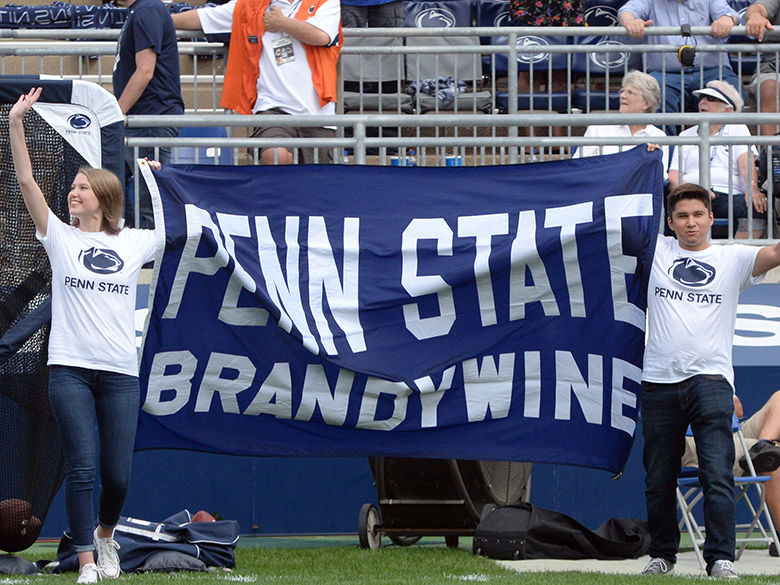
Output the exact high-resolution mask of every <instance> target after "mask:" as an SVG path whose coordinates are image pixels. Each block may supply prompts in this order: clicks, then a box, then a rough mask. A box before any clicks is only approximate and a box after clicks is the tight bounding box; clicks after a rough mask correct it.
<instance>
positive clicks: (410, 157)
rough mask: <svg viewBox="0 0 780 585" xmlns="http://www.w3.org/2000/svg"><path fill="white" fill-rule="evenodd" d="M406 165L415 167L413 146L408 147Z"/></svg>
mask: <svg viewBox="0 0 780 585" xmlns="http://www.w3.org/2000/svg"><path fill="white" fill-rule="evenodd" d="M406 166H407V167H416V166H417V156H415V152H414V149H413V148H410V149H409V151H408V152H407V155H406Z"/></svg>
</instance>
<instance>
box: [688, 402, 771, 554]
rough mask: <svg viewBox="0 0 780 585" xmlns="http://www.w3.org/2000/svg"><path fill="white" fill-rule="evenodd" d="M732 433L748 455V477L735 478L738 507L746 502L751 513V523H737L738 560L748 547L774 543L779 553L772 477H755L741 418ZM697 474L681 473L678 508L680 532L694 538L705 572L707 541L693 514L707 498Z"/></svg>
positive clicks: (737, 420)
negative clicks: (769, 500) (769, 501)
mask: <svg viewBox="0 0 780 585" xmlns="http://www.w3.org/2000/svg"><path fill="white" fill-rule="evenodd" d="M732 431H733V432H734V433H736V434H737V437H738V440H739V441H740V443H741V445H742V450H743V451H744V452H745V454H746V457H745V458H746V460H747V464H748V471H749V474H748V475H746V476H739V477H735V478H734V489H735V490H736V499H737V504H739V502H744V504H745V508H746V509H747V512H748V513H749V520H748V522H743V523H739V522H738V523H737V525H736V527H735V529H736V531H737V541H736V542H737V545H738V547H739V548H738V550H737V554H736V559H737V560H739V558H740V557H741V556H742V553H743V551H744V550H745V548H746V547H747V545H748V544H751V543H764V544H767V545H769V544H771V543H774V544H775V546H776V547H777V548H778V550H780V542H778V540H777V531H776V530H775V524H774V522H773V520H772V515H771V514H770V512H769V508H768V507H767V505H766V485H765V484H766V482H768V481H770V480H771V479H772V478H771V477H769V476H766V475H758V474H756V470H755V468H754V467H753V462H752V461H751V459H750V456H749V455H747V453H748V447H747V443H746V442H745V436H744V435H743V434H742V426H741V425H740V424H739V419H738V418H737V417H736V416H734V418H733V421H732ZM688 436H692V432H691V429H690V428H688ZM697 472H698V469H696V468H691V467H689V468H685V469H683V471H682V473H681V474H680V477H679V478H678V480H677V484H678V487H677V507H678V509H679V510H680V529H681V530H682V528H683V527H685V529H686V530H687V532H688V535H689V536H690V537H691V542H692V543H693V549H694V551H695V553H696V558H697V559H698V561H699V566H700V567H701V568H702V569H706V566H707V564H706V563H705V562H704V556H703V555H702V552H701V547H702V545H703V544H704V538H705V534H704V528H703V527H702V526H701V525H700V524H699V522H698V521H697V520H696V517H695V514H694V509H695V507H696V505H697V504H698V503H699V502H700V501H701V500H702V499H703V498H704V493H703V492H702V489H701V483H700V482H699V477H698V473H697Z"/></svg>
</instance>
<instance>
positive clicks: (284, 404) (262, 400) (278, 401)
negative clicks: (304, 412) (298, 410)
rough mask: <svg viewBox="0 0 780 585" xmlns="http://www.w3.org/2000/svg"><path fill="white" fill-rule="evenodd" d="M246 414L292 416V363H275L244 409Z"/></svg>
mask: <svg viewBox="0 0 780 585" xmlns="http://www.w3.org/2000/svg"><path fill="white" fill-rule="evenodd" d="M244 414H249V415H257V414H270V415H272V416H273V417H275V418H279V419H283V420H290V419H291V418H292V377H291V376H290V364H288V363H286V362H282V363H278V364H274V367H273V368H271V373H270V374H268V377H267V378H266V379H265V380H264V381H263V384H262V385H261V386H260V390H259V391H258V393H257V394H256V395H255V397H254V398H253V399H252V402H251V403H250V405H249V406H248V407H247V409H246V410H245V411H244Z"/></svg>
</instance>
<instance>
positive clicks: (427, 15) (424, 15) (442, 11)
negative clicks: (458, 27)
mask: <svg viewBox="0 0 780 585" xmlns="http://www.w3.org/2000/svg"><path fill="white" fill-rule="evenodd" d="M414 26H416V27H417V28H452V27H454V26H455V15H454V14H452V12H450V11H449V10H447V9H446V8H426V9H425V10H422V11H420V13H419V14H418V15H417V16H415V18H414Z"/></svg>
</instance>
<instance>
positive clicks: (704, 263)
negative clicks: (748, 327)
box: [642, 236, 763, 387]
mask: <svg viewBox="0 0 780 585" xmlns="http://www.w3.org/2000/svg"><path fill="white" fill-rule="evenodd" d="M759 250H760V248H759V247H757V246H745V245H741V244H733V245H717V246H710V247H709V248H707V249H705V250H700V251H697V252H692V251H689V250H684V249H682V248H681V247H680V245H679V244H678V242H677V240H676V239H674V238H671V237H664V236H659V237H658V242H657V244H656V248H655V256H654V257H653V268H652V271H651V273H650V282H649V285H648V290H647V345H646V347H645V358H644V368H643V370H642V380H643V381H647V382H658V383H667V384H669V383H674V382H681V381H682V380H686V379H688V378H690V377H691V376H695V375H696V374H721V375H722V376H724V377H725V378H726V379H727V380H728V381H729V383H730V384H731V385H732V387H733V386H734V368H733V367H732V363H731V347H732V344H733V341H734V326H735V323H736V319H737V302H738V300H739V293H740V292H741V291H742V290H743V289H745V288H747V287H748V286H750V285H751V284H755V283H757V282H760V281H761V280H762V279H763V276H758V277H755V278H754V277H753V276H752V273H753V266H754V264H755V261H756V256H757V255H758V251H759Z"/></svg>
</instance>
